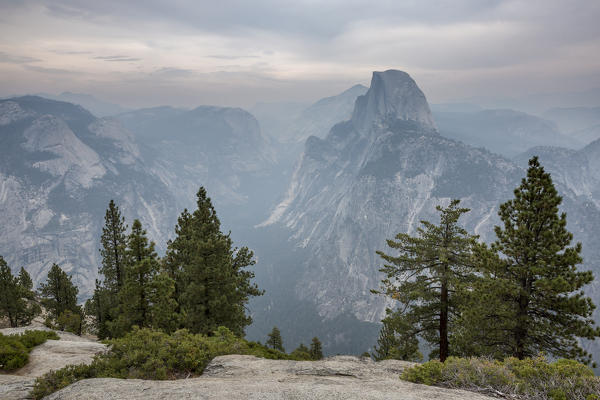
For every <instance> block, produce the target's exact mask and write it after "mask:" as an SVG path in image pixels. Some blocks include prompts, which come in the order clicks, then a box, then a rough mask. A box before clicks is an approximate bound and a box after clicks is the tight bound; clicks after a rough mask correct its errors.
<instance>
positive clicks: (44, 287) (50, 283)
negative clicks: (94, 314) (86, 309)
mask: <svg viewBox="0 0 600 400" xmlns="http://www.w3.org/2000/svg"><path fill="white" fill-rule="evenodd" d="M78 292H79V289H78V288H77V286H75V285H73V282H72V281H71V277H70V276H69V275H67V273H66V272H65V271H63V270H62V269H61V268H60V267H59V266H58V265H56V264H53V265H52V268H50V271H49V272H48V278H47V280H46V282H45V283H42V284H41V285H40V295H41V297H42V304H43V305H44V306H45V307H46V309H47V310H48V312H49V314H50V317H51V319H52V320H53V321H54V322H55V323H56V322H58V321H59V319H65V315H69V314H70V315H76V316H78V317H79V324H78V325H77V324H74V325H76V329H75V332H74V333H78V334H81V314H82V311H81V308H80V307H79V306H78V305H77V293H78ZM69 318H70V316H69Z"/></svg>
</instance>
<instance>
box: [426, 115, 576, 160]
mask: <svg viewBox="0 0 600 400" xmlns="http://www.w3.org/2000/svg"><path fill="white" fill-rule="evenodd" d="M433 116H434V118H435V121H436V123H437V124H438V128H439V131H440V134H441V135H443V136H446V137H449V138H452V139H456V140H460V141H462V142H464V143H466V144H469V145H472V146H476V147H485V148H486V149H488V150H490V151H493V152H495V153H498V154H502V155H504V156H506V157H514V156H516V155H517V154H520V153H522V152H523V150H524V149H528V148H530V147H535V146H564V147H570V148H580V147H583V146H584V145H585V144H586V143H585V142H582V141H578V140H573V139H572V138H570V137H568V136H566V135H563V134H561V132H560V131H559V130H558V129H557V127H556V125H555V124H554V123H553V122H550V121H548V120H544V119H542V118H539V117H536V116H533V115H529V114H525V113H522V112H519V111H514V110H483V111H478V112H434V114H433Z"/></svg>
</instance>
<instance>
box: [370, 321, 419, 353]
mask: <svg viewBox="0 0 600 400" xmlns="http://www.w3.org/2000/svg"><path fill="white" fill-rule="evenodd" d="M386 311H387V316H386V317H385V318H384V319H383V320H382V321H381V322H382V323H383V325H382V327H381V331H380V332H379V338H378V339H377V345H376V346H375V351H374V353H373V358H374V359H375V360H376V361H381V360H388V359H393V360H404V361H421V360H422V359H423V355H422V354H421V353H420V352H419V341H418V340H417V336H416V334H415V332H414V331H413V326H412V325H411V324H410V323H409V322H408V319H407V318H403V316H402V315H401V312H400V310H395V311H392V310H390V309H388V310H386Z"/></svg>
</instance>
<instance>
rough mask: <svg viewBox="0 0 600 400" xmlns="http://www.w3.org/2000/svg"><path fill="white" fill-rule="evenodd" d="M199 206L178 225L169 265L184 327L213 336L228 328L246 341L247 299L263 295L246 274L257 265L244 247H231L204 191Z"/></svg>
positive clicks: (169, 248) (169, 249)
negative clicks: (212, 333) (217, 331)
mask: <svg viewBox="0 0 600 400" xmlns="http://www.w3.org/2000/svg"><path fill="white" fill-rule="evenodd" d="M197 206H198V208H197V209H196V210H195V211H194V212H193V213H192V214H190V213H189V212H188V211H187V210H184V211H183V213H182V214H181V215H180V217H179V219H178V220H177V226H176V227H175V233H176V237H175V239H174V240H173V241H171V242H169V244H168V250H167V257H166V263H165V266H166V270H167V271H168V273H169V276H170V277H171V278H172V279H173V280H174V282H175V298H176V300H177V305H178V307H177V313H178V314H180V318H179V321H180V323H181V327H183V328H187V329H189V330H190V331H192V332H196V333H204V334H210V333H211V332H212V331H213V330H215V329H216V328H217V327H218V326H226V327H228V328H229V329H231V330H232V331H233V332H234V333H235V334H237V335H240V336H242V335H243V333H244V328H245V327H246V326H247V325H249V324H250V323H251V322H252V319H251V318H250V317H249V316H247V315H246V304H247V303H248V300H249V297H250V296H258V295H261V294H262V291H260V290H259V289H258V288H257V287H256V285H254V284H252V283H251V279H252V278H253V277H254V274H253V273H252V272H251V271H248V270H246V269H245V268H246V267H248V266H251V265H254V259H253V257H254V255H253V253H252V252H251V251H250V250H248V248H246V247H242V248H240V249H237V248H233V247H232V240H231V238H230V235H229V234H227V235H225V234H223V233H222V232H221V230H220V229H221V225H220V221H219V219H218V218H217V215H216V212H215V209H214V207H213V205H212V203H211V200H210V198H209V197H208V196H207V193H206V190H205V189H204V188H203V187H201V188H200V190H199V191H198V194H197Z"/></svg>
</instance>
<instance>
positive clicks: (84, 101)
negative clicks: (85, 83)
mask: <svg viewBox="0 0 600 400" xmlns="http://www.w3.org/2000/svg"><path fill="white" fill-rule="evenodd" d="M37 96H40V97H44V98H46V99H50V100H57V101H66V102H68V103H73V104H78V105H80V106H82V107H83V108H85V109H86V110H88V111H90V112H91V113H92V114H94V115H95V116H96V117H108V116H111V115H117V114H120V113H123V112H125V111H127V109H126V108H124V107H121V106H120V105H118V104H114V103H109V102H107V101H102V100H99V99H97V98H95V97H94V96H91V95H89V94H84V93H71V92H63V93H61V94H59V95H54V94H49V93H39V94H37Z"/></svg>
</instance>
